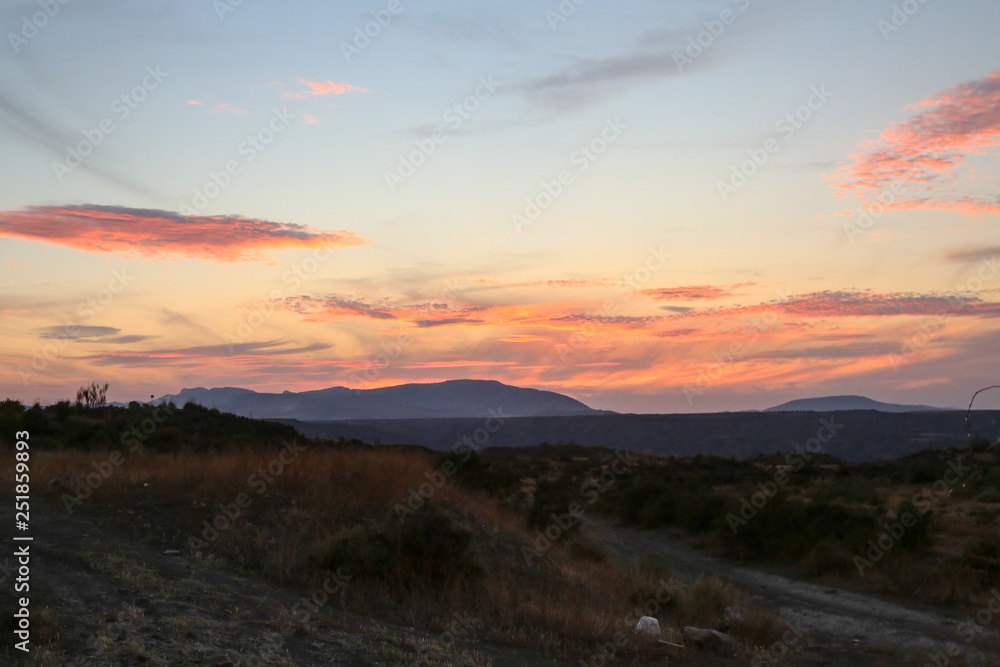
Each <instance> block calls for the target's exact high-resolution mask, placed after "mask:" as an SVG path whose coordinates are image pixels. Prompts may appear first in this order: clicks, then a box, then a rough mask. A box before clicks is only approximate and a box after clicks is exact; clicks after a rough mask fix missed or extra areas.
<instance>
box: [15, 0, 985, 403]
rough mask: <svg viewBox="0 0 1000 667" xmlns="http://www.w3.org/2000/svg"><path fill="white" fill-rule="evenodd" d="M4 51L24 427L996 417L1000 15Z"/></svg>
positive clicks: (593, 16) (86, 39) (267, 14)
mask: <svg viewBox="0 0 1000 667" xmlns="http://www.w3.org/2000/svg"><path fill="white" fill-rule="evenodd" d="M577 3H579V4H577ZM46 6H48V7H49V9H48V14H46V11H45V9H44V7H46ZM0 25H2V27H3V33H4V37H3V43H2V44H0V147H2V157H3V159H2V160H0V182H2V187H0V267H2V268H0V295H2V296H0V334H2V340H0V361H2V363H0V398H2V397H3V396H9V397H12V398H19V399H21V400H24V401H28V402H31V401H35V400H40V401H41V402H43V403H45V402H50V401H55V400H60V399H64V398H72V397H73V396H74V395H75V392H76V388H77V387H79V386H80V385H81V384H84V383H88V382H90V381H91V380H98V381H101V382H105V381H106V382H109V383H110V384H111V390H110V392H109V398H110V399H112V400H118V401H128V400H133V399H142V400H145V399H148V398H149V396H150V395H154V394H155V395H156V396H160V395H163V394H166V393H176V392H178V391H179V390H180V389H181V388H184V387H197V386H204V387H213V386H238V387H247V388H251V389H255V390H258V391H278V392H280V391H283V390H286V389H287V390H292V391H302V390H306V389H320V388H324V387H330V386H336V385H344V386H351V387H356V388H374V387H381V386H388V385H395V384H400V383H404V382H434V381H440V380H447V379H457V378H478V379H496V380H500V381H502V382H505V383H509V384H515V385H520V386H526V387H535V388H541V389H550V390H554V391H559V392H562V393H565V394H568V395H570V396H573V397H574V398H577V399H580V400H582V401H584V402H585V403H587V404H588V405H590V406H592V407H596V408H604V409H611V410H617V411H621V412H707V411H717V410H739V409H759V408H765V407H769V406H772V405H775V404H778V403H781V402H783V401H786V400H790V399H794V398H802V397H809V396H822V395H830V394H863V395H866V396H870V397H872V398H875V399H878V400H883V401H890V402H900V403H927V404H932V405H939V406H959V405H965V404H967V403H968V400H969V398H970V396H971V395H972V393H973V392H974V391H975V390H976V389H978V388H980V387H984V386H986V385H991V384H1000V345H998V342H1000V264H998V261H1000V228H998V222H1000V180H998V178H1000V165H998V159H997V158H998V155H1000V51H998V49H997V26H998V25H1000V3H997V2H995V1H992V0H967V1H963V2H940V1H939V2H934V1H931V0H926V1H924V2H921V1H918V0H908V1H907V2H897V3H896V5H895V8H894V4H893V2H889V1H881V0H879V1H871V0H864V1H861V0H853V1H852V0H818V1H814V2H802V1H801V0H798V1H795V2H793V1H791V0H788V1H781V0H766V1H765V0H718V1H705V0H697V1H696V0H684V1H682V0H633V1H630V2H601V1H599V0H575V1H574V0H564V1H563V2H562V3H560V2H559V1H558V0H532V1H528V0H503V1H500V0H484V1H480V2H475V3H457V2H451V3H447V2H440V1H435V0H424V1H423V2H415V1H413V0H377V1H364V2H350V3H347V2H321V1H318V0H317V1H311V2H310V1H304V0H302V1H300V0H290V1H287V2H280V3H279V2H266V1H264V0H243V1H239V0H214V2H213V1H212V0H198V1H194V0H177V1H171V2H124V1H117V0H102V1H100V2H67V3H66V4H60V3H59V2H58V1H57V0H50V2H49V5H47V4H46V2H41V3H39V2H37V1H35V2H20V1H19V2H10V3H6V4H5V7H4V8H3V9H0Z"/></svg>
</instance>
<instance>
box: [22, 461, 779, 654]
mask: <svg viewBox="0 0 1000 667" xmlns="http://www.w3.org/2000/svg"><path fill="white" fill-rule="evenodd" d="M277 455H278V453H277V452H275V451H249V450H247V451H223V452H218V453H202V454H195V453H187V452H180V453H172V454H166V453H151V452H144V451H139V452H136V453H134V454H131V455H129V457H128V459H127V461H126V462H125V464H124V465H123V466H122V467H121V469H120V470H118V471H116V472H115V474H113V475H112V476H111V477H110V478H109V479H108V480H107V481H104V482H103V483H101V485H100V486H99V487H98V488H97V489H95V490H94V492H93V497H94V498H103V499H114V498H118V497H131V495H132V494H136V493H140V489H142V490H143V491H141V493H144V494H148V496H147V497H148V498H156V499H158V500H157V501H158V502H161V503H162V504H163V505H164V506H170V507H172V508H175V509H174V510H173V511H177V512H181V513H184V512H187V510H183V509H176V508H178V507H180V508H184V507H194V508H201V509H200V510H199V509H195V510H191V511H193V512H194V516H193V518H192V519H191V520H190V522H189V523H190V525H191V526H197V525H199V523H200V521H201V520H202V519H203V518H204V516H205V515H206V513H207V514H208V515H211V514H212V513H214V512H215V507H217V504H218V503H223V504H226V503H232V502H233V501H234V499H235V498H236V497H237V496H238V495H239V494H241V493H245V494H247V495H248V496H249V497H250V498H251V499H252V503H253V504H252V506H251V507H249V508H248V509H247V510H246V511H245V512H244V513H243V515H242V516H241V517H240V518H239V519H238V520H236V521H234V522H232V526H231V527H230V528H228V529H226V530H222V531H220V532H219V536H218V538H217V539H216V540H214V541H213V542H212V543H211V544H210V545H209V546H208V547H206V548H204V549H202V550H198V553H199V557H201V558H202V559H203V560H204V562H209V563H211V562H213V561H221V562H223V563H226V564H227V565H228V566H231V567H232V566H235V567H237V568H239V569H241V570H243V571H246V572H249V573H253V574H257V575H259V576H263V577H265V578H267V579H269V580H272V581H276V582H279V583H282V584H287V585H292V586H296V587H299V588H300V589H302V590H310V589H315V587H316V586H317V585H318V584H319V583H321V582H322V580H323V577H324V576H328V574H329V573H328V572H324V571H323V570H321V569H318V568H317V567H315V566H314V565H313V563H314V562H315V557H316V554H317V553H322V552H323V551H324V550H328V546H327V545H328V544H329V543H330V542H331V541H332V542H334V543H335V542H336V541H337V539H339V537H338V536H342V535H343V534H344V531H345V530H348V529H350V528H351V527H352V526H368V527H369V528H372V529H375V528H377V529H379V530H383V531H391V530H393V526H394V525H397V524H398V522H399V520H398V518H397V515H396V514H395V512H393V510H392V508H393V506H394V505H396V504H397V503H405V502H406V500H407V497H408V496H410V494H411V491H412V490H414V489H419V488H420V487H421V485H426V484H427V482H428V477H427V474H428V473H433V472H434V470H435V468H434V463H433V462H432V461H431V460H430V459H429V458H428V457H427V456H425V455H423V454H421V453H419V452H415V451H407V450H394V449H379V450H364V449H358V450H338V449H313V450H309V451H305V452H302V453H301V454H300V455H299V456H298V457H297V458H296V459H295V460H294V462H292V463H291V464H289V465H287V466H286V467H284V470H283V471H282V473H281V474H280V475H276V476H275V477H274V479H273V482H271V483H268V484H267V485H266V489H265V491H266V493H263V494H258V493H257V492H256V490H257V488H259V486H257V485H254V484H253V483H252V482H251V480H253V479H255V478H254V477H253V476H254V475H255V474H256V475H258V477H257V479H260V477H259V471H260V470H261V469H264V470H266V469H267V468H268V466H269V465H272V463H273V462H274V461H275V460H276V457H277ZM101 459H102V455H101V454H100V453H98V452H77V451H61V452H58V453H40V454H39V455H38V456H37V457H36V459H35V463H34V466H35V467H34V470H35V474H36V476H37V477H36V478H37V479H40V480H48V479H57V478H68V479H69V482H68V484H66V483H63V484H62V485H61V487H55V488H51V489H49V493H51V494H53V495H59V496H62V495H63V494H64V493H66V488H67V486H68V487H70V488H73V487H75V485H76V481H75V480H76V479H77V478H81V477H86V475H88V474H90V473H91V472H93V470H94V468H93V466H92V463H93V462H94V461H99V460H101ZM286 460H287V458H286ZM147 484H148V485H149V486H148V487H146V486H145V485H147ZM424 488H425V489H427V488H428V487H427V486H425V487H424ZM88 502H89V501H88ZM431 502H432V503H433V504H434V506H435V507H437V508H441V511H443V512H445V514H446V516H447V517H448V518H449V520H450V521H451V523H452V525H457V526H461V527H462V528H463V529H464V530H467V531H469V532H471V533H472V535H473V537H474V539H473V542H472V550H471V552H472V557H473V558H474V559H475V560H476V562H477V564H478V565H479V566H481V567H480V571H481V573H482V576H480V577H478V578H472V579H458V578H456V579H455V580H448V581H444V582H435V583H434V584H433V585H405V586H404V585H401V584H400V583H399V582H398V581H396V580H392V579H390V580H371V579H368V580H366V579H361V578H355V579H353V580H352V581H351V582H350V584H349V585H348V586H347V587H346V588H345V589H343V590H341V591H340V592H339V594H338V595H336V596H333V597H332V598H331V602H330V603H331V604H337V605H339V604H346V605H347V606H349V607H351V608H353V609H355V610H358V611H365V612H369V613H372V614H376V613H382V612H389V613H392V614H396V615H399V616H402V617H404V618H406V619H407V620H408V621H410V622H413V623H416V624H420V625H424V626H431V627H438V628H448V627H449V625H453V621H454V614H456V613H458V614H461V615H463V616H465V617H468V618H470V619H474V620H473V621H472V622H470V627H462V628H460V629H459V632H461V633H466V634H468V635H469V636H474V637H476V638H477V639H486V640H494V641H501V642H509V643H513V644H517V645H521V646H528V647H531V648H535V649H538V650H541V651H543V652H545V653H547V654H551V655H562V656H566V655H582V654H585V653H586V652H587V651H588V650H590V649H589V648H588V647H592V646H593V645H595V644H597V643H600V642H607V641H608V640H609V638H611V637H613V636H615V635H616V633H621V634H622V635H624V636H626V637H628V638H629V642H628V643H627V644H626V645H625V646H623V647H622V648H621V649H620V653H623V654H629V655H637V654H638V655H641V654H642V651H643V650H644V649H643V648H642V646H641V645H640V644H641V643H637V642H634V641H632V637H633V635H632V628H633V627H634V624H635V622H636V620H637V619H638V616H641V615H646V614H648V615H653V616H656V617H658V618H659V619H660V622H661V626H662V627H664V629H665V631H666V632H667V634H668V635H669V636H674V634H670V633H671V632H674V631H673V630H672V629H674V628H679V627H681V626H684V625H697V626H700V627H713V628H714V627H716V626H717V625H718V623H719V620H720V617H721V613H722V610H723V609H724V608H725V607H726V606H728V605H731V604H734V603H735V602H736V601H737V600H738V597H739V595H738V592H737V591H735V590H734V589H732V588H731V587H729V586H728V585H726V584H724V583H722V582H720V581H718V580H714V579H713V580H707V579H706V580H701V581H699V582H697V583H696V584H695V585H694V587H692V588H691V589H689V590H687V591H677V590H672V591H670V593H669V595H668V594H666V592H665V582H666V581H667V580H668V578H667V576H666V574H665V573H664V572H658V571H655V570H650V569H636V568H630V567H625V566H620V565H618V564H615V563H612V562H608V561H604V562H596V561H594V560H592V559H587V558H581V557H575V556H574V555H573V554H572V553H571V551H572V550H571V549H570V547H569V546H567V545H564V544H561V543H557V544H556V545H555V546H553V547H552V548H551V549H549V550H548V551H547V552H546V553H545V554H544V556H542V557H539V558H538V559H537V560H535V561H534V562H533V563H532V564H531V565H529V564H527V563H526V561H525V559H524V557H523V555H522V551H521V547H522V545H524V544H530V543H531V542H532V541H533V540H534V539H535V535H534V533H533V532H532V531H529V530H528V529H527V528H526V527H525V525H524V520H523V518H522V517H520V516H518V515H516V514H514V513H512V512H510V511H507V510H504V509H502V508H500V507H499V506H498V505H497V503H496V502H495V501H494V500H493V499H491V498H489V497H488V496H486V495H484V494H481V493H478V492H469V491H466V490H464V489H462V488H461V487H458V486H456V485H454V484H452V483H450V481H449V482H447V483H445V484H444V485H443V486H441V487H440V488H436V489H435V490H434V493H433V497H432V499H431ZM101 567H105V568H109V569H112V570H114V571H115V572H116V574H118V576H120V577H122V578H123V579H128V580H130V581H134V582H135V583H136V584H142V583H145V584H148V585H149V586H151V587H155V586H156V585H158V582H156V581H155V577H153V575H152V574H151V573H149V572H146V571H144V570H143V568H142V567H141V566H138V564H134V563H130V562H127V559H120V558H119V559H116V558H115V557H114V556H107V557H106V558H105V560H104V562H102V563H101ZM658 597H659V600H658ZM285 621H288V622H289V623H291V624H294V623H299V622H301V619H295V620H290V619H285ZM308 625H309V621H306V622H304V623H303V627H304V629H306V630H307V631H308V630H309V627H305V626H308ZM766 625H767V623H766V622H765V620H764V619H763V617H761V618H757V619H756V620H755V623H754V624H750V625H748V626H747V627H746V628H737V629H736V635H737V637H740V635H741V634H746V635H747V641H748V642H750V643H753V642H754V641H756V640H758V639H759V638H760V637H762V636H763V635H765V634H766V632H765V626H766ZM469 660H470V663H469V664H477V662H476V661H477V660H479V659H478V658H477V657H475V656H470V657H469ZM478 664H487V663H486V662H483V661H479V662H478Z"/></svg>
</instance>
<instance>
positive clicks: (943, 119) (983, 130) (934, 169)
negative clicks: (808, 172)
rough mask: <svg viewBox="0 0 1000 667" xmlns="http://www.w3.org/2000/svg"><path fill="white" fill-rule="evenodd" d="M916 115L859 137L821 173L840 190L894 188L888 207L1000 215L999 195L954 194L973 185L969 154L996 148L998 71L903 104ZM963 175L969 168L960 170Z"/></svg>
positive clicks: (868, 199) (864, 192)
mask: <svg viewBox="0 0 1000 667" xmlns="http://www.w3.org/2000/svg"><path fill="white" fill-rule="evenodd" d="M906 108H907V109H908V110H913V111H918V113H917V114H916V115H915V116H913V117H912V118H910V119H909V120H905V121H902V122H899V123H895V124H893V125H890V126H889V127H888V128H886V129H885V130H883V132H882V134H881V135H880V136H879V137H878V139H875V140H871V141H868V142H865V143H864V144H862V145H861V146H860V147H859V150H858V152H857V153H855V154H852V155H850V156H849V157H850V161H849V162H847V163H845V164H842V165H841V167H840V170H839V171H838V172H837V173H836V174H834V175H833V176H830V177H828V178H827V180H829V181H831V182H833V183H835V185H834V187H836V188H839V189H841V190H855V191H857V192H860V193H861V196H862V201H863V205H866V206H874V205H875V203H874V199H873V197H874V195H876V194H883V193H885V192H886V191H890V192H892V191H893V190H895V191H896V192H897V193H899V195H898V196H897V197H893V198H888V197H885V196H883V199H888V200H889V203H887V204H886V205H887V206H888V207H889V208H896V209H922V210H943V211H953V212H957V213H963V214H966V215H982V214H996V213H1000V193H998V194H991V193H978V192H972V193H970V192H959V191H957V190H956V189H955V188H954V187H953V186H956V185H958V186H962V187H966V188H967V187H968V186H969V185H971V184H972V183H974V180H975V179H974V176H973V174H972V170H971V169H970V168H969V165H968V158H970V157H973V156H984V155H995V154H996V153H997V149H998V148H1000V114H998V113H997V109H998V108H1000V71H997V72H993V73H992V74H989V75H987V76H985V77H983V78H982V79H977V80H975V81H968V82H965V83H961V84H959V85H957V86H954V87H952V88H949V89H948V90H945V91H943V92H941V93H939V94H937V95H934V96H932V97H929V98H927V99H926V100H923V101H921V102H917V103H915V104H911V105H909V106H907V107H906ZM966 172H968V173H966Z"/></svg>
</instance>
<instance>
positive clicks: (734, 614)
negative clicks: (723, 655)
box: [719, 604, 746, 632]
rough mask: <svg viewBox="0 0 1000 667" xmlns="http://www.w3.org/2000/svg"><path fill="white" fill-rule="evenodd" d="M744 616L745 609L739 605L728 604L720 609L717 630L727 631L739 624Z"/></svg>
mask: <svg viewBox="0 0 1000 667" xmlns="http://www.w3.org/2000/svg"><path fill="white" fill-rule="evenodd" d="M745 618H746V611H745V610H744V609H743V607H741V606H739V605H735V604H734V605H730V606H729V607H726V608H725V609H723V610H722V621H721V622H720V623H719V630H720V631H722V632H729V631H730V630H732V629H733V627H734V626H736V625H739V624H740V623H742V622H743V619H745Z"/></svg>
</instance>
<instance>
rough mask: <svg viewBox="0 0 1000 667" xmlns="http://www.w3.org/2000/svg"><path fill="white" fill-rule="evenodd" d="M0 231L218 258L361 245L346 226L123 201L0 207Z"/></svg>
mask: <svg viewBox="0 0 1000 667" xmlns="http://www.w3.org/2000/svg"><path fill="white" fill-rule="evenodd" d="M0 236H8V237H12V238H20V239H25V240H28V241H41V242H43V243H51V244H53V245H59V246H63V247H66V248H73V249H76V250H82V251H83V252H90V253H121V254H126V255H141V256H144V257H149V258H157V259H162V258H168V257H188V258H196V259H208V260H213V261H219V262H236V261H245V260H253V259H259V258H260V257H261V253H262V252H263V251H266V250H282V249H288V248H326V249H332V248H334V247H346V246H355V245H363V244H365V243H367V241H366V240H364V239H362V238H360V237H358V236H355V235H354V234H352V233H350V232H345V231H336V232H326V231H322V230H318V229H313V228H311V227H306V226H305V225H296V224H291V223H284V222H272V221H270V220H257V219H254V218H245V217H242V216H239V215H215V216H183V215H180V214H179V213H174V212H172V211H162V210H158V209H139V208H126V207H124V206H99V205H95V204H87V205H82V206H29V207H27V208H23V209H19V210H15V211H0Z"/></svg>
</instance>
